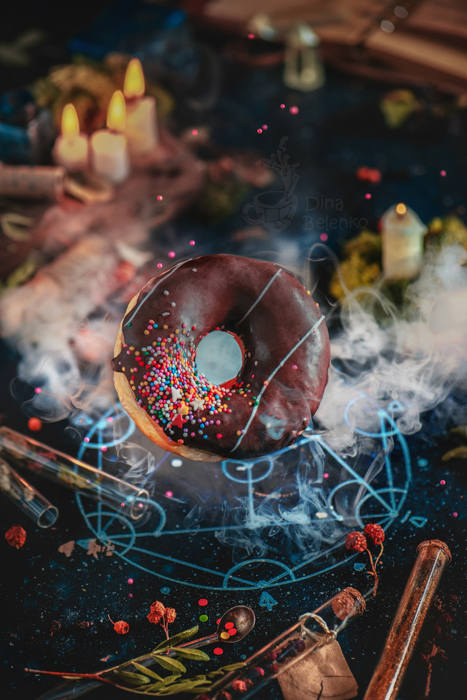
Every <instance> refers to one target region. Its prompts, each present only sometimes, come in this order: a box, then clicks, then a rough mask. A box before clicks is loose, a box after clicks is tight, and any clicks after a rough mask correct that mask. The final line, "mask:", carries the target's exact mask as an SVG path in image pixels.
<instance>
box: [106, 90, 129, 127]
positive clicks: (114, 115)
mask: <svg viewBox="0 0 467 700" xmlns="http://www.w3.org/2000/svg"><path fill="white" fill-rule="evenodd" d="M125 125H126V106H125V98H124V97H123V92H122V91H121V90H116V91H115V92H114V94H113V95H112V99H111V100H110V104H109V111H108V112H107V128H108V129H112V130H113V131H123V130H124V129H125Z"/></svg>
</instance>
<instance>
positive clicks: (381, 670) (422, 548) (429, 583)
mask: <svg viewBox="0 0 467 700" xmlns="http://www.w3.org/2000/svg"><path fill="white" fill-rule="evenodd" d="M450 561H451V552H450V551H449V547H448V546H447V545H446V544H445V543H444V542H441V541H440V540H426V541H425V542H422V543H421V544H419V545H418V548H417V559H416V561H415V564H414V566H413V569H412V571H411V574H410V577H409V580H408V581H407V583H406V586H405V589H404V593H403V594H402V598H401V600H400V603H399V607H398V608H397V611H396V614H395V617H394V620H393V621H392V625H391V629H390V630H389V634H388V637H387V639H386V643H385V645H384V649H383V652H382V654H381V658H380V660H379V662H378V666H377V667H376V670H375V672H374V674H373V677H372V679H371V681H370V685H369V686H368V689H367V691H366V693H365V697H364V699H363V700H394V698H397V697H398V691H399V688H400V685H401V683H402V679H403V677H404V674H405V671H406V669H407V665H408V663H409V661H410V658H411V656H412V653H413V650H414V647H415V643H416V641H417V638H418V635H419V634H420V630H421V627H422V625H423V621H424V619H425V617H426V614H427V612H428V610H429V608H430V605H431V603H432V602H433V599H434V597H435V593H436V589H437V587H438V584H439V581H440V578H441V575H442V573H443V571H444V569H445V567H446V566H447V565H448V564H449V562H450Z"/></svg>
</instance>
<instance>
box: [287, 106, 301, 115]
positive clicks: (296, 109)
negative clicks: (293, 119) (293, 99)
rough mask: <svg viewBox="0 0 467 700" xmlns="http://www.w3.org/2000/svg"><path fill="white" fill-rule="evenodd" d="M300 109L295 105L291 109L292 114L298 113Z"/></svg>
mask: <svg viewBox="0 0 467 700" xmlns="http://www.w3.org/2000/svg"><path fill="white" fill-rule="evenodd" d="M299 111H300V110H299V109H298V107H296V106H295V105H294V106H293V107H291V108H290V109H289V112H290V114H298V113H299Z"/></svg>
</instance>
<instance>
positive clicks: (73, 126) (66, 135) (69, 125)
mask: <svg viewBox="0 0 467 700" xmlns="http://www.w3.org/2000/svg"><path fill="white" fill-rule="evenodd" d="M88 146H89V144H88V137H87V135H86V134H82V133H80V130H79V121H78V115H77V114H76V109H75V108H74V106H73V105H72V104H67V105H65V107H64V110H63V114H62V135H61V136H59V137H58V138H57V140H56V141H55V145H54V149H53V157H54V161H55V163H56V164H57V165H63V167H64V168H65V169H66V170H68V172H77V171H80V170H86V169H87V167H88V162H89V147H88Z"/></svg>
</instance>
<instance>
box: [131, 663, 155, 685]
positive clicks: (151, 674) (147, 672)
mask: <svg viewBox="0 0 467 700" xmlns="http://www.w3.org/2000/svg"><path fill="white" fill-rule="evenodd" d="M131 663H132V664H133V666H135V668H137V669H138V671H141V673H144V674H145V675H146V676H149V678H155V679H156V681H161V680H162V678H161V677H160V676H158V675H157V673H154V671H151V669H150V668H146V666H143V665H142V664H138V663H136V661H132V662H131Z"/></svg>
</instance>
